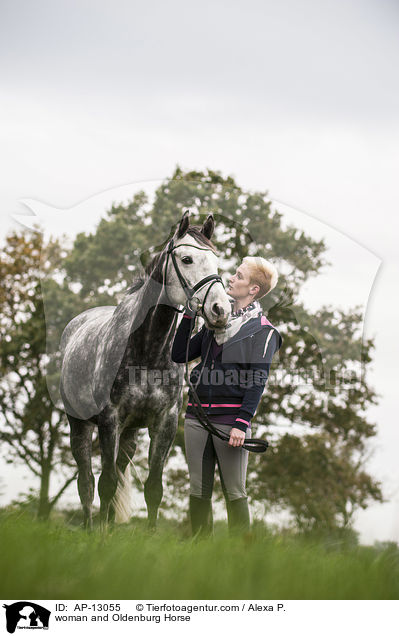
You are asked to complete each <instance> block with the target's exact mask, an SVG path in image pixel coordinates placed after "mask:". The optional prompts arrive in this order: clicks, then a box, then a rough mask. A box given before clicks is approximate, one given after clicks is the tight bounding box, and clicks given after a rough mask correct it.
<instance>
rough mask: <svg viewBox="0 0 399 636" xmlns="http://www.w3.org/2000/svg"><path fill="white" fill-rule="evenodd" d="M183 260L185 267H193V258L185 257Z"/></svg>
mask: <svg viewBox="0 0 399 636" xmlns="http://www.w3.org/2000/svg"><path fill="white" fill-rule="evenodd" d="M181 260H182V261H183V263H184V264H185V265H191V263H192V262H193V259H192V258H191V256H183V258H182V259H181Z"/></svg>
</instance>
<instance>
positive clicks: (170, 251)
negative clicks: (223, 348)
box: [162, 238, 269, 453]
mask: <svg viewBox="0 0 399 636" xmlns="http://www.w3.org/2000/svg"><path fill="white" fill-rule="evenodd" d="M182 245H185V246H187V247H195V248H196V249H198V250H207V251H209V248H207V247H199V246H197V245H191V244H190V243H180V244H179V245H175V244H174V241H173V238H172V239H171V240H170V241H169V243H168V247H167V257H166V264H165V269H164V274H163V281H162V287H163V288H164V289H165V294H166V297H167V299H168V301H169V302H170V299H169V297H168V292H167V287H166V274H167V270H168V263H169V256H171V258H172V262H173V267H174V268H175V272H176V274H177V277H178V279H179V281H180V284H181V286H182V288H183V291H184V293H185V295H186V298H187V303H186V305H187V306H188V308H189V309H191V310H193V311H198V310H201V313H202V315H203V316H204V317H205V313H204V307H205V302H206V299H207V296H208V294H209V291H210V289H211V287H212V286H213V285H214V284H215V283H221V284H222V285H223V281H222V279H221V277H220V276H219V275H218V274H210V275H209V276H205V278H202V279H201V280H200V281H199V282H198V283H196V284H195V285H194V286H193V287H190V286H189V285H188V283H187V281H186V279H185V278H184V276H183V274H182V273H181V271H180V269H179V266H178V264H177V260H176V256H175V254H174V250H175V249H176V248H178V247H181V246H182ZM208 283H210V285H209V287H208V289H207V290H206V292H205V296H204V299H203V301H202V302H201V301H200V300H199V298H198V297H197V296H195V292H197V291H198V290H199V289H202V288H203V287H205V285H207V284H208ZM223 289H224V285H223ZM194 298H196V300H197V301H198V303H197V306H196V307H192V305H191V302H192V301H193V299H194ZM171 306H172V307H173V304H172V303H171ZM173 309H175V311H177V312H179V313H180V312H182V311H184V309H176V307H173ZM194 322H195V316H193V317H192V318H191V320H190V332H189V336H188V339H187V347H186V382H187V384H188V386H189V387H190V389H191V392H192V394H193V397H194V400H196V402H197V405H198V406H195V405H194V403H193V408H194V409H195V411H196V415H197V418H198V421H199V422H200V424H202V426H203V427H204V428H205V430H207V431H208V432H209V433H211V434H212V435H215V436H216V437H219V438H220V439H222V440H224V441H226V442H228V441H229V439H230V438H229V437H228V436H227V435H223V433H220V432H219V431H218V430H217V429H216V428H215V427H214V425H213V424H212V422H211V421H210V420H209V418H208V416H207V414H206V413H205V411H204V409H203V408H202V405H201V401H200V399H199V397H198V395H197V392H196V387H197V386H198V384H199V381H200V378H201V374H202V371H203V369H204V366H205V363H206V360H207V358H208V354H209V350H210V347H211V343H212V338H210V339H209V344H208V347H207V351H206V354H205V358H204V362H203V365H202V369H201V374H200V376H199V378H198V381H197V384H196V387H195V388H194V387H193V385H192V384H191V382H190V376H189V372H188V350H189V347H190V340H191V333H192V331H193V327H194ZM242 446H243V448H245V449H246V450H249V451H252V452H254V453H264V452H265V451H266V449H267V447H268V446H269V444H268V442H267V441H266V440H263V439H257V438H251V439H246V440H245V442H244V444H243V445H242Z"/></svg>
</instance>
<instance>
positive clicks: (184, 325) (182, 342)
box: [171, 315, 205, 362]
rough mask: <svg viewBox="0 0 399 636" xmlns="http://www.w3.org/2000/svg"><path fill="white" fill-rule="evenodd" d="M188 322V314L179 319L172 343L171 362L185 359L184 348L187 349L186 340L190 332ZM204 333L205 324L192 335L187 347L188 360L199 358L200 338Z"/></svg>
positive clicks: (189, 321)
mask: <svg viewBox="0 0 399 636" xmlns="http://www.w3.org/2000/svg"><path fill="white" fill-rule="evenodd" d="M190 323H191V319H190V317H189V316H185V315H184V316H183V318H182V319H181V321H180V325H179V326H178V328H177V331H176V335H175V339H174V341H173V345H172V356H171V357H172V360H173V362H185V361H186V349H187V340H188V337H189V333H190ZM204 333H205V325H203V326H202V329H200V331H199V332H198V333H197V334H195V336H193V338H191V340H190V345H189V349H188V360H189V362H190V361H191V360H195V358H199V357H200V355H201V344H202V338H203V336H204Z"/></svg>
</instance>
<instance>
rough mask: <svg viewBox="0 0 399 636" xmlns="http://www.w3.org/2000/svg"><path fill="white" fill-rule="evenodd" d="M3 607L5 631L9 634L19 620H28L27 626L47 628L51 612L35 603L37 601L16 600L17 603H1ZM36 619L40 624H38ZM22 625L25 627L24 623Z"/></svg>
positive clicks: (12, 631) (13, 630)
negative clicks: (4, 610) (5, 622)
mask: <svg viewBox="0 0 399 636" xmlns="http://www.w3.org/2000/svg"><path fill="white" fill-rule="evenodd" d="M3 607H5V609H6V620H7V631H8V632H9V633H10V634H13V633H14V632H15V629H16V627H17V625H18V623H19V621H23V622H24V621H26V619H28V620H29V627H36V628H38V629H40V628H41V629H48V622H49V618H50V614H51V612H50V611H49V610H48V609H46V608H45V607H42V606H41V605H37V603H32V602H31V601H18V602H17V603H12V605H3ZM38 619H39V621H40V623H41V625H39V624H38ZM24 627H26V624H25V625H24Z"/></svg>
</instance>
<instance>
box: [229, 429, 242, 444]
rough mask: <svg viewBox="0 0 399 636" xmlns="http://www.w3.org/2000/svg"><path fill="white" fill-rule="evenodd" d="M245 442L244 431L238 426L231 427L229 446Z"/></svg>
mask: <svg viewBox="0 0 399 636" xmlns="http://www.w3.org/2000/svg"><path fill="white" fill-rule="evenodd" d="M244 442H245V433H244V431H241V430H240V429H239V428H232V429H231V431H230V439H229V446H242V445H243V443H244Z"/></svg>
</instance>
